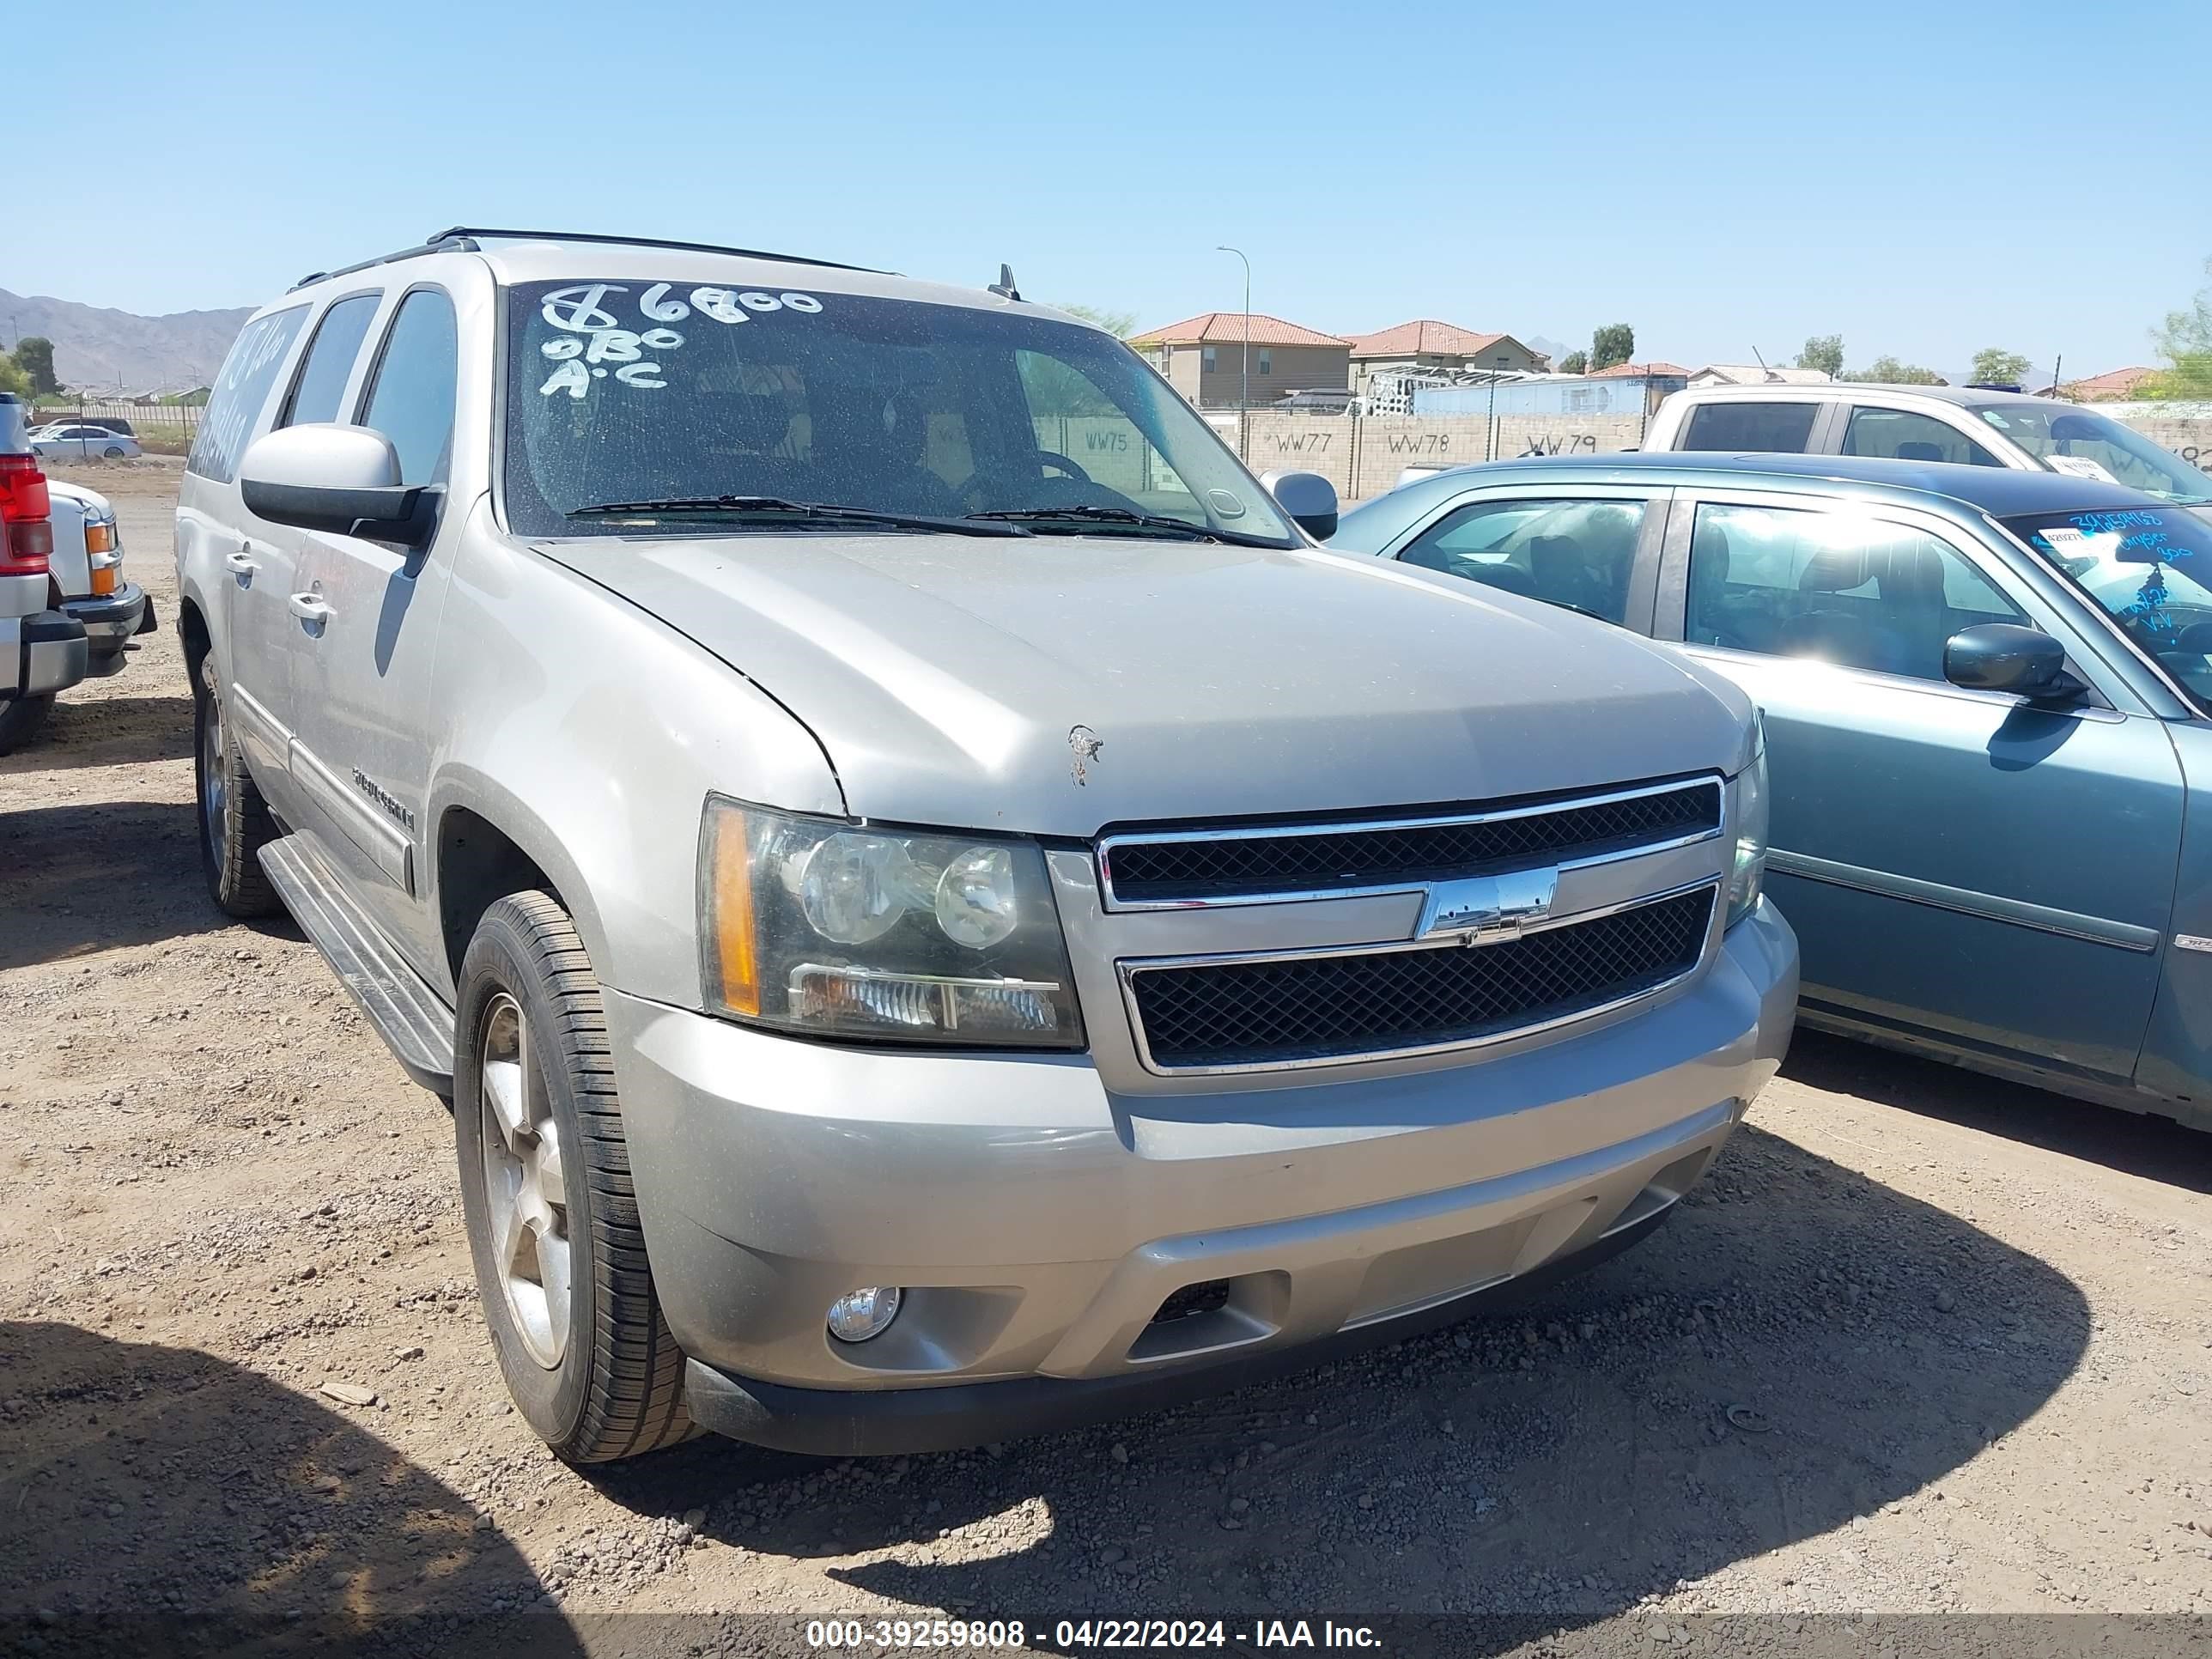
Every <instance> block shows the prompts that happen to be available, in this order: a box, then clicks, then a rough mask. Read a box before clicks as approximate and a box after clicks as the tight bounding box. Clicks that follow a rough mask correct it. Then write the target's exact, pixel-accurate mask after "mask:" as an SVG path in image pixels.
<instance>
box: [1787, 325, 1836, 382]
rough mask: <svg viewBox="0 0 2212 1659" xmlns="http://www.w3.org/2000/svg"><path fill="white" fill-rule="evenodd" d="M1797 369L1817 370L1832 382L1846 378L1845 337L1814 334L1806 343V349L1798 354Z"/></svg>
mask: <svg viewBox="0 0 2212 1659" xmlns="http://www.w3.org/2000/svg"><path fill="white" fill-rule="evenodd" d="M1797 367H1798V368H1817V369H1819V370H1820V373H1822V374H1825V375H1826V376H1827V377H1828V378H1829V379H1830V380H1841V379H1843V377H1844V337H1843V336H1842V335H1840V334H1814V335H1811V336H1808V337H1807V339H1806V341H1805V349H1803V350H1802V351H1801V352H1799V353H1798V354H1797Z"/></svg>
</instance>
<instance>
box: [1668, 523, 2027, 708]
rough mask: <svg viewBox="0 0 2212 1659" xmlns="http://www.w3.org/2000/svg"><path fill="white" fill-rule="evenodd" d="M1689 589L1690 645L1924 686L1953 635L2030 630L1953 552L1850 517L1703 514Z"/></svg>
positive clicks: (1917, 535)
mask: <svg viewBox="0 0 2212 1659" xmlns="http://www.w3.org/2000/svg"><path fill="white" fill-rule="evenodd" d="M1689 586H1690V592H1689V607H1688V611H1687V615H1686V617H1685V619H1684V624H1683V637H1684V638H1685V639H1686V640H1687V641H1690V642H1691V643H1692V644H1696V645H1717V646H1723V647H1727V648H1728V649H1729V650H1733V651H1750V652H1756V653H1759V654H1760V655H1762V656H1770V657H1809V658H1813V659H1817V660H1819V661H1822V662H1831V663H1835V664H1838V665H1841V666H1843V667H1846V668H1864V669H1871V670H1872V671H1875V672H1876V673H1881V674H1902V675H1905V676H1906V677H1907V678H1912V679H1921V680H1940V679H1942V678H1943V645H1944V641H1947V640H1948V639H1949V638H1950V637H1951V635H1954V634H1955V633H1957V632H1959V631H1960V629H1965V628H1973V627H1977V626H1979V625H1980V624H1982V623H2026V622H2027V617H2025V616H2023V615H2022V614H2021V611H2020V609H2019V607H2018V606H2016V605H2014V604H2013V603H2012V601H2011V600H2009V599H2006V598H2005V596H2004V595H2003V594H2002V593H2001V592H1998V591H1997V589H1996V586H1994V585H1993V584H1992V583H1991V582H1990V580H1989V579H1988V578H1987V577H1986V576H1984V575H1983V574H1982V573H1981V572H1980V571H1979V570H1978V569H1976V568H1975V567H1974V566H1973V564H1972V562H1970V561H1969V560H1967V559H1966V557H1965V556H1963V555H1961V554H1960V552H1959V551H1958V550H1957V549H1955V548H1954V547H1952V546H1951V545H1949V544H1948V543H1946V542H1943V541H1940V540H1938V539H1937V538H1935V537H1933V536H1930V535H1928V534H1926V533H1925V532H1922V531H1918V530H1914V529H1912V528H1911V527H1910V526H1905V525H1899V524H1892V523H1890V522H1888V521H1887V520H1881V519H1875V518H1869V517H1868V516H1866V515H1864V514H1862V513H1850V512H1820V511H1810V510H1804V509H1800V508H1795V507H1748V506H1744V507H1737V506H1728V505H1723V504H1721V503H1717V502H1708V503H1705V504H1702V505H1700V506H1699V507H1698V509H1697V513H1696V516H1695V518H1694V519H1693V520H1692V528H1691V536H1690V584H1689Z"/></svg>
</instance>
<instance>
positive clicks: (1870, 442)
mask: <svg viewBox="0 0 2212 1659" xmlns="http://www.w3.org/2000/svg"><path fill="white" fill-rule="evenodd" d="M1844 454H1846V455H1866V456H1871V457H1875V458H1876V459H1881V460H1887V461H1948V462H1950V463H1951V464H1953V465H1957V466H2002V465H2003V463H2002V461H2000V460H1998V459H1997V458H1996V456H1994V455H1992V454H1990V452H1989V451H1988V450H1986V449H1984V448H1983V447H1982V446H1981V445H1979V444H1978V443H1976V442H1975V441H1973V440H1972V438H1969V437H1968V436H1967V435H1966V434H1965V433H1963V432H1961V431H1960V430H1959V428H1957V427H1955V426H1953V425H1951V424H1950V423H1949V422H1947V421H1939V420H1937V419H1936V418H1935V417H1934V416H1930V415H1921V414H1916V413H1915V412H1914V411H1913V410H1909V409H1869V408H1863V407H1861V408H1855V409H1853V410H1851V419H1850V425H1849V426H1848V427H1846V428H1844Z"/></svg>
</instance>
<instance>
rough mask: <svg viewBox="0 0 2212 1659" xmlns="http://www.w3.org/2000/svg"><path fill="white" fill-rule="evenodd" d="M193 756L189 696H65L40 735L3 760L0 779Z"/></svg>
mask: <svg viewBox="0 0 2212 1659" xmlns="http://www.w3.org/2000/svg"><path fill="white" fill-rule="evenodd" d="M128 671H129V670H128V669H126V670H125V672H128ZM191 753H192V700H191V698H190V697H188V696H183V695H181V694H179V695H175V696H158V697H123V696H116V697H101V696H86V695H84V694H83V693H82V692H70V691H64V693H63V694H62V695H61V696H60V697H59V698H58V699H57V700H56V702H55V703H54V706H53V709H52V712H51V713H50V714H47V716H46V723H45V724H44V725H43V726H40V728H39V732H38V735H37V736H36V737H34V738H32V739H31V740H30V741H29V742H28V743H27V744H24V745H23V746H22V747H21V749H19V750H16V751H15V753H14V754H12V755H9V756H6V757H0V778H6V777H9V776H11V775H15V774H19V773H30V772H67V771H70V770H74V769H82V768H85V767H92V766H144V765H148V764H150V763H153V762H155V761H170V760H189V759H191Z"/></svg>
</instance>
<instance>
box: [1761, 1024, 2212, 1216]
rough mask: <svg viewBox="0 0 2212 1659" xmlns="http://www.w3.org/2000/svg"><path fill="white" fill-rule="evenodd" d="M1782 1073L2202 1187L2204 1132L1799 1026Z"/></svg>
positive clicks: (2208, 1140)
mask: <svg viewBox="0 0 2212 1659" xmlns="http://www.w3.org/2000/svg"><path fill="white" fill-rule="evenodd" d="M1782 1073H1783V1075H1784V1077H1788V1078H1792V1079H1796V1081H1797V1082H1799V1083H1802V1084H1803V1085H1805V1086H1806V1087H1808V1088H1809V1089H1821V1090H1826V1091H1829V1092H1831V1093H1834V1094H1839V1095H1850V1096H1854V1097H1857V1098H1858V1099H1860V1100H1867V1101H1872V1102H1874V1103H1875V1104H1877V1105H1881V1106H1890V1107H1894V1108H1896V1109H1898V1110H1899V1111H1905V1112H1911V1113H1914V1114H1917V1115H1919V1116H1921V1117H1929V1118H1939V1119H1941V1120H1942V1121H1944V1122H1946V1123H1955V1124H1957V1125H1958V1126H1959V1127H1961V1128H1964V1129H1972V1130H1975V1131H1977V1132H1978V1133H1984V1134H1993V1135H2002V1136H2004V1137H2005V1138H2006V1139H2008V1140H2015V1141H2018V1142H2020V1143H2021V1145H2022V1146H2035V1147H2039V1148H2041V1149H2042V1150H2043V1151H2045V1152H2057V1153H2059V1154H2061V1155H2063V1156H2064V1157H2067V1158H2083V1159H2086V1160H2087V1161H2088V1162H2090V1163H2092V1164H2103V1165H2104V1166H2105V1167H2106V1169H2108V1170H2118V1171H2119V1172H2120V1173H2122V1174H2124V1175H2131V1176H2142V1178H2143V1179H2144V1180H2146V1181H2162V1182H2166V1184H2168V1185H2169V1186H2174V1187H2180V1188H2185V1189H2186V1190H2188V1191H2190V1192H2192V1193H2212V1134H2207V1133H2205V1132H2203V1130H2201V1129H2190V1128H2185V1127H2183V1126H2182V1125H2180V1124H2179V1123H2176V1122H2174V1121H2172V1119H2171V1118H2162V1117H2146V1116H2143V1115H2141V1114H2139V1113H2136V1112H2124V1111H2121V1110H2119V1109H2118V1108H2116V1107H2111V1106H2096V1105H2092V1104H2091V1103H2088V1102H2087V1101H2082V1100H2071V1099H2069V1098H2068V1097H2066V1096H2064V1095H2056V1094H2052V1093H2051V1092H2049V1091H2046V1090H2043V1089H2033V1088H2030V1087H2028V1086H2027V1085H2025V1084H2020V1083H2008V1082H2006V1081H2005V1080H2004V1079H2001V1078H1993V1077H1984V1076H1983V1075H1981V1073H1978V1072H1967V1071H1961V1070H1960V1068H1959V1067H1957V1066H1946V1065H1943V1064H1942V1063H1941V1062H1939V1061H1936V1060H1922V1059H1919V1058H1917V1056H1915V1055H1912V1054H1899V1053H1898V1052H1896V1051H1895V1050H1894V1049H1890V1048H1875V1046H1874V1045H1873V1044H1871V1043H1867V1042H1852V1041H1851V1040H1850V1038H1848V1037H1839V1036H1827V1035H1826V1034H1825V1033H1823V1032H1819V1031H1808V1030H1804V1029H1803V1028H1802V1027H1800V1028H1799V1030H1798V1032H1797V1036H1796V1040H1795V1041H1794V1042H1792V1043H1791V1044H1790V1058H1789V1060H1787V1061H1786V1062H1784V1066H1783V1068H1782Z"/></svg>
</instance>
